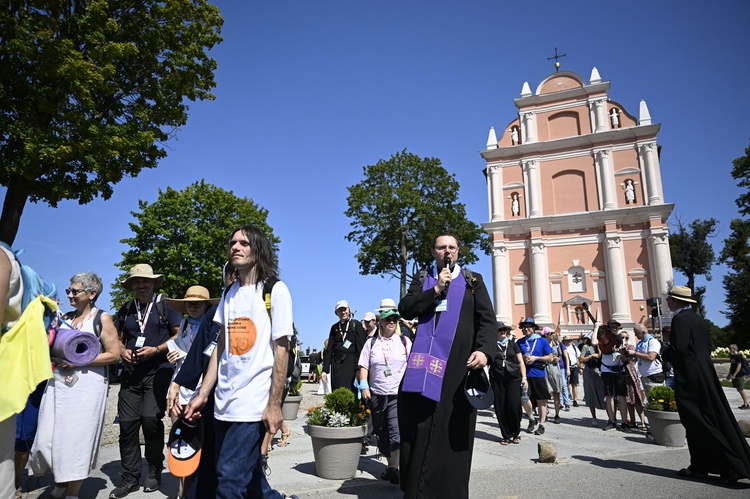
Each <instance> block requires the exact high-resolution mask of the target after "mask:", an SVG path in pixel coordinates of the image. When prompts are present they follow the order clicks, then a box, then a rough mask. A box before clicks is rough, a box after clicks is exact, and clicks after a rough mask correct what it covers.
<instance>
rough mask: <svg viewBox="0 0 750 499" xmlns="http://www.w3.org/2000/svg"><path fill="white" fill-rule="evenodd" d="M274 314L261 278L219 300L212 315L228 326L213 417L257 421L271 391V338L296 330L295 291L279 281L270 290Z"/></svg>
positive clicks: (231, 289)
mask: <svg viewBox="0 0 750 499" xmlns="http://www.w3.org/2000/svg"><path fill="white" fill-rule="evenodd" d="M271 315H272V316H273V326H272V325H271V321H270V319H269V317H268V311H267V310H266V305H265V301H264V300H263V283H259V284H257V285H256V286H239V285H238V284H234V285H233V286H232V287H231V288H230V289H229V291H227V293H226V295H225V296H224V297H223V298H222V300H221V302H220V303H219V307H218V309H217V310H216V315H215V316H214V321H215V322H218V323H219V324H221V325H223V326H224V345H225V348H224V352H223V354H222V356H221V358H220V359H219V373H218V379H217V382H216V391H215V398H216V408H215V409H214V417H216V419H218V420H221V421H236V422H258V421H261V420H262V418H263V411H264V410H265V408H266V405H267V404H268V397H269V395H270V393H271V376H272V373H273V363H274V356H273V352H274V348H273V342H274V341H275V340H278V339H279V338H282V337H284V336H286V337H288V338H291V336H292V297H291V295H290V294H289V288H287V286H286V284H284V283H283V282H282V281H278V282H277V283H276V284H275V285H274V287H273V291H272V292H271Z"/></svg>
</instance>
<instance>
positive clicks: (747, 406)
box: [738, 404, 750, 411]
mask: <svg viewBox="0 0 750 499" xmlns="http://www.w3.org/2000/svg"><path fill="white" fill-rule="evenodd" d="M738 409H742V410H743V411H746V410H748V409H750V405H748V404H745V405H741V406H739V407H738Z"/></svg>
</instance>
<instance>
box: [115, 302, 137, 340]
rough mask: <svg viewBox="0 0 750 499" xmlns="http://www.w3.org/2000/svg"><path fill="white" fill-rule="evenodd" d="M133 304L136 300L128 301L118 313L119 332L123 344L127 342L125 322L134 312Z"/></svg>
mask: <svg viewBox="0 0 750 499" xmlns="http://www.w3.org/2000/svg"><path fill="white" fill-rule="evenodd" d="M133 303H135V300H128V302H127V303H126V304H125V305H123V306H122V307H120V310H119V311H118V312H117V332H118V333H120V336H122V339H123V343H125V342H126V338H125V334H127V332H126V331H125V321H126V320H128V315H130V313H131V312H132V311H133Z"/></svg>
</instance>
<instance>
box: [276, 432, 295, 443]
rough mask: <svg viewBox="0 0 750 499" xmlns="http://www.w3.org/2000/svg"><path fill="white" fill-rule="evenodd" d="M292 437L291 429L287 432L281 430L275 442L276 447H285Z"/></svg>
mask: <svg viewBox="0 0 750 499" xmlns="http://www.w3.org/2000/svg"><path fill="white" fill-rule="evenodd" d="M290 438H292V430H289V431H288V432H286V433H284V432H283V431H282V432H281V439H280V440H279V441H278V442H276V447H286V446H287V445H289V439H290Z"/></svg>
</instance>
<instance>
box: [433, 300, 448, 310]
mask: <svg viewBox="0 0 750 499" xmlns="http://www.w3.org/2000/svg"><path fill="white" fill-rule="evenodd" d="M446 310H448V299H447V298H444V299H442V300H440V303H438V304H437V307H435V312H445V311H446Z"/></svg>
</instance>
